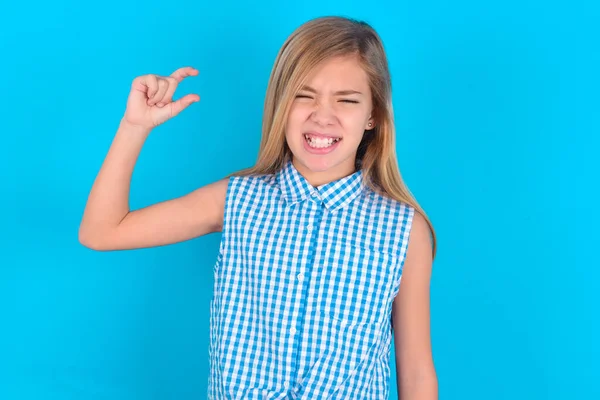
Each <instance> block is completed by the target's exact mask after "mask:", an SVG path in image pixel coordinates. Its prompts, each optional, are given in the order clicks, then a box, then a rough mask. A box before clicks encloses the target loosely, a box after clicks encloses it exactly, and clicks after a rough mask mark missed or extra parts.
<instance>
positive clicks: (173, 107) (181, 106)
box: [163, 94, 200, 118]
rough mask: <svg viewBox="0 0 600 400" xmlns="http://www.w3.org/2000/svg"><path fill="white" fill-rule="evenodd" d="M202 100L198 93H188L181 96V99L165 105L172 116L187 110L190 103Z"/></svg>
mask: <svg viewBox="0 0 600 400" xmlns="http://www.w3.org/2000/svg"><path fill="white" fill-rule="evenodd" d="M197 101H200V96H198V95H197V94H187V95H185V96H183V97H182V98H180V99H179V100H176V101H173V102H171V103H169V104H168V105H167V107H164V108H163V109H166V110H165V111H168V112H169V114H170V117H171V118H172V117H174V116H176V115H177V114H179V113H180V112H182V111H183V110H185V109H186V108H187V107H188V106H189V105H190V104H192V103H195V102H197Z"/></svg>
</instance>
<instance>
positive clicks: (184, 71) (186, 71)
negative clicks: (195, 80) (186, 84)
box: [171, 67, 198, 82]
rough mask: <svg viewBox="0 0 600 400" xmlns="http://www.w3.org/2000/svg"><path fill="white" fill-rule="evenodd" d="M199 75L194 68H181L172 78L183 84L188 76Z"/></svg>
mask: <svg viewBox="0 0 600 400" xmlns="http://www.w3.org/2000/svg"><path fill="white" fill-rule="evenodd" d="M193 75H198V70H197V69H196V68H192V67H183V68H179V69H178V70H177V71H175V72H173V73H172V74H171V77H173V78H175V79H176V80H177V82H181V81H182V80H184V79H185V78H187V77H188V76H193Z"/></svg>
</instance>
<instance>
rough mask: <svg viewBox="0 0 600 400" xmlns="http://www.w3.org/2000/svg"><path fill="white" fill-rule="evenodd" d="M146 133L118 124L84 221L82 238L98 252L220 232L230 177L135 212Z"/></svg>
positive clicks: (174, 241) (81, 231)
mask: <svg viewBox="0 0 600 400" xmlns="http://www.w3.org/2000/svg"><path fill="white" fill-rule="evenodd" d="M146 136H147V134H146V132H144V131H142V130H140V129H139V128H136V127H132V126H129V125H127V124H126V123H123V122H122V123H121V125H120V126H119V129H118V131H117V134H116V135H115V138H114V141H113V143H112V145H111V148H110V150H109V152H108V154H107V156H106V159H105V161H104V163H103V165H102V167H101V169H100V172H99V173H98V176H97V177H96V180H95V182H94V185H93V186H92V190H91V192H90V195H89V198H88V202H87V204H86V208H85V211H84V215H83V218H82V221H81V225H80V228H79V240H80V242H81V243H82V244H83V245H84V246H86V247H89V248H91V249H94V250H124V249H134V248H143V247H153V246H161V245H166V244H172V243H177V242H181V241H185V240H188V239H192V238H194V237H198V236H202V235H205V234H208V233H211V232H218V231H220V230H221V226H222V223H223V212H224V205H225V194H226V191H227V179H222V180H219V181H217V182H214V183H211V184H209V185H206V186H204V187H201V188H199V189H196V190H194V191H193V192H191V193H189V194H187V195H185V196H182V197H179V198H176V199H171V200H167V201H164V202H160V203H157V204H153V205H150V206H148V207H145V208H141V209H139V210H135V211H130V209H129V191H130V183H131V177H132V174H133V169H134V166H135V162H136V160H137V158H138V156H139V153H140V150H141V148H142V145H143V143H144V141H145V137H146Z"/></svg>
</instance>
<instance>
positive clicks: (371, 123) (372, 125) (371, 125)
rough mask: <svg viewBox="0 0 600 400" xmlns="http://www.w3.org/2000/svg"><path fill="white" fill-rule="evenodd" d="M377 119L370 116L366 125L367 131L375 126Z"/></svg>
mask: <svg viewBox="0 0 600 400" xmlns="http://www.w3.org/2000/svg"><path fill="white" fill-rule="evenodd" d="M375 125H376V124H375V120H374V119H373V118H369V120H368V121H367V126H366V127H365V129H366V130H367V131H370V130H371V129H373V128H375Z"/></svg>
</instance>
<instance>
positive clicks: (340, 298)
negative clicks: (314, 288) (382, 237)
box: [318, 240, 398, 326]
mask: <svg viewBox="0 0 600 400" xmlns="http://www.w3.org/2000/svg"><path fill="white" fill-rule="evenodd" d="M319 264H320V273H319V275H318V276H319V278H320V280H319V290H318V308H319V311H320V313H321V314H323V315H324V316H326V317H328V318H329V319H331V320H332V321H334V322H337V323H339V324H341V325H348V326H358V325H369V324H374V323H379V322H381V321H383V319H384V318H386V316H385V315H384V313H385V310H386V306H387V300H388V297H389V295H390V292H391V290H392V284H393V281H394V276H395V275H396V267H397V264H398V257H397V256H395V255H394V254H392V253H389V252H386V251H382V250H379V249H375V248H373V247H369V246H364V245H362V244H352V243H348V242H345V241H341V240H336V241H333V242H330V243H328V244H327V245H326V246H325V248H324V249H323V253H322V258H321V259H320V260H319Z"/></svg>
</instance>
